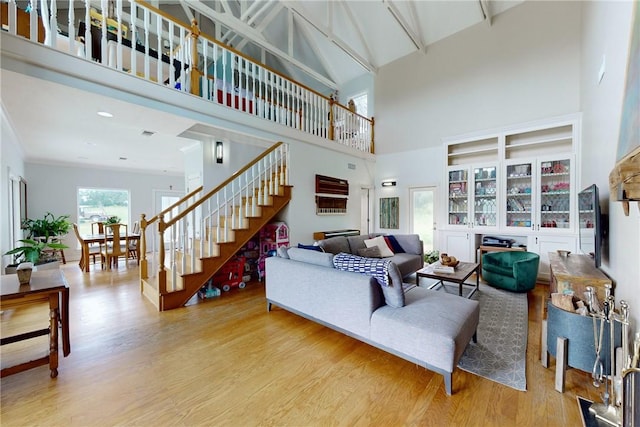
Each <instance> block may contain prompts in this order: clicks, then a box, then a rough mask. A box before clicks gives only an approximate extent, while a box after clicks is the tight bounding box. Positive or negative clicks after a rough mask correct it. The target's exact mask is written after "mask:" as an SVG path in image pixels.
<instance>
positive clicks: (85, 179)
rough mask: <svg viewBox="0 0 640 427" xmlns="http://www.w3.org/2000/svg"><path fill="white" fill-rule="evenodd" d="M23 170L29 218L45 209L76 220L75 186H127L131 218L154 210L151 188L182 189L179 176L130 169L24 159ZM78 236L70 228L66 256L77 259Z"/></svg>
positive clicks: (37, 216) (34, 216)
mask: <svg viewBox="0 0 640 427" xmlns="http://www.w3.org/2000/svg"><path fill="white" fill-rule="evenodd" d="M25 173H26V176H27V178H28V202H29V203H28V206H29V218H40V217H42V216H44V214H45V213H46V212H51V213H53V214H54V215H55V216H58V215H70V216H71V217H70V219H71V221H72V222H77V221H78V208H77V193H78V187H85V188H113V189H123V190H128V191H129V194H130V196H129V197H130V214H131V218H136V219H137V218H139V217H140V214H142V213H145V214H147V216H148V217H149V216H150V215H154V214H155V212H156V211H155V207H154V200H153V190H174V191H182V192H184V179H183V178H182V177H181V176H167V175H164V174H162V175H149V174H140V173H133V172H122V171H111V170H106V169H87V168H79V167H69V166H64V167H63V166H56V165H45V164H38V163H27V164H26V165H25ZM76 243H77V239H76V238H75V236H74V235H73V232H71V233H69V234H68V235H67V236H66V239H65V244H67V245H68V246H69V249H66V250H65V256H66V258H67V260H69V259H71V260H77V259H79V258H80V253H79V251H78V250H76V246H77V245H76Z"/></svg>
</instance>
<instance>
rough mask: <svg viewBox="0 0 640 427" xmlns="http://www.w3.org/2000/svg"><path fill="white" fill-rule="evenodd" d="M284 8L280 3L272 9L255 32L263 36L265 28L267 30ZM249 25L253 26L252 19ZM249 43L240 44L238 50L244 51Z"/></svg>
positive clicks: (245, 40)
mask: <svg viewBox="0 0 640 427" xmlns="http://www.w3.org/2000/svg"><path fill="white" fill-rule="evenodd" d="M282 8H283V6H282V5H281V4H280V3H276V4H275V6H274V7H273V8H271V10H270V11H269V13H267V15H266V16H265V17H264V18H263V19H262V21H260V23H259V24H258V25H257V26H256V27H255V30H256V31H257V32H259V33H260V34H262V32H263V31H264V30H265V28H267V26H268V25H269V24H270V23H271V21H273V19H274V18H275V17H276V15H278V13H280V11H281V10H282ZM247 24H249V25H251V24H252V18H249V21H248V22H247ZM249 41H250V40H249V39H243V40H242V41H241V42H240V43H239V44H238V50H242V48H244V46H245V45H246V44H247V43H248V42H249Z"/></svg>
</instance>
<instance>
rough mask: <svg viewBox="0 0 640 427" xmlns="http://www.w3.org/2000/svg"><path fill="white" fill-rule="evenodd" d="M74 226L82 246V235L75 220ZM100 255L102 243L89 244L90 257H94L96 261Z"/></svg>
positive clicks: (94, 261)
mask: <svg viewBox="0 0 640 427" xmlns="http://www.w3.org/2000/svg"><path fill="white" fill-rule="evenodd" d="M72 226H73V232H74V233H75V235H76V238H77V239H78V242H79V243H80V247H82V237H81V236H80V231H78V224H76V223H75V222H74V223H73V224H72ZM97 255H100V245H89V257H92V258H93V263H94V264H95V263H96V256H97ZM80 260H81V261H80V262H81V263H82V257H81V258H80ZM83 267H84V266H82V265H81V266H80V268H83Z"/></svg>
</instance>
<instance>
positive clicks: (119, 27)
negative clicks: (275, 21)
mask: <svg viewBox="0 0 640 427" xmlns="http://www.w3.org/2000/svg"><path fill="white" fill-rule="evenodd" d="M77 3H79V2H78V1H74V0H37V1H35V0H34V1H31V2H29V4H30V7H31V9H30V12H25V11H24V10H22V9H19V8H18V6H17V3H16V0H8V2H5V0H3V2H2V3H1V4H2V7H3V10H4V7H6V8H7V15H8V17H7V27H8V28H7V31H8V33H9V34H12V35H22V36H24V37H26V38H28V39H29V40H31V41H33V42H36V43H38V42H39V43H43V44H44V45H46V46H49V47H51V48H54V49H57V50H60V51H63V52H65V53H68V54H70V55H73V56H76V57H79V58H83V59H85V60H88V61H98V62H99V63H101V64H102V65H105V66H107V67H110V68H114V69H117V70H120V71H123V72H127V73H130V74H131V75H134V76H137V77H139V78H142V79H145V80H147V81H151V82H154V83H156V84H157V85H158V86H162V87H167V88H171V89H172V90H180V91H182V92H190V93H191V94H193V95H196V96H199V97H201V98H203V99H206V100H208V101H210V102H212V103H215V104H219V105H223V106H225V107H228V108H233V109H235V110H239V111H243V112H245V113H248V114H252V115H254V116H256V117H259V118H261V119H264V120H269V121H272V122H275V123H278V124H280V125H283V126H286V127H289V128H293V129H297V130H300V131H302V132H305V133H307V134H310V135H315V136H318V137H320V138H325V139H330V140H335V141H336V142H338V143H340V144H343V145H348V146H351V147H353V148H354V149H356V150H360V151H364V152H369V153H373V123H374V122H373V119H368V118H366V117H363V116H360V115H358V114H356V113H354V112H352V111H349V110H348V109H347V108H346V107H344V106H342V105H340V104H338V103H336V102H334V101H333V100H331V99H330V98H328V97H327V96H325V95H323V94H322V93H320V92H317V91H315V90H313V89H311V88H309V87H307V86H305V85H303V84H301V83H298V82H295V81H293V80H291V79H288V78H287V77H286V76H284V75H282V74H280V73H279V72H277V71H275V70H274V69H272V68H270V67H268V66H267V65H264V64H261V63H258V62H256V61H253V60H252V59H251V58H249V57H247V56H245V55H244V54H243V53H241V52H239V51H237V50H235V49H233V48H232V47H230V46H226V45H224V44H223V43H221V42H219V41H217V40H215V39H214V38H212V37H209V36H208V35H206V34H201V33H200V29H199V28H198V26H197V23H196V22H195V21H192V22H191V23H190V24H188V23H185V22H182V21H180V20H177V19H175V18H173V17H171V16H169V15H167V14H166V13H165V12H163V11H162V10H160V9H158V8H156V7H154V6H152V5H151V4H150V3H147V2H145V1H142V0H113V1H108V0H99V1H98V0H84V2H83V3H84V10H82V6H80V5H78V4H77ZM77 6H80V7H77ZM26 14H28V15H29V16H28V17H27V16H25V15H26ZM19 18H20V19H19ZM27 18H28V19H27ZM27 21H28V23H29V27H28V28H27V26H23V27H19V25H21V23H23V22H27ZM81 21H82V22H84V30H82V29H81V26H80V23H81ZM94 48H95V49H96V50H98V49H99V52H93V49H94Z"/></svg>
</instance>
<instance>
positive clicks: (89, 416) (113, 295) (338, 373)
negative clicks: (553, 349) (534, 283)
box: [0, 263, 598, 427]
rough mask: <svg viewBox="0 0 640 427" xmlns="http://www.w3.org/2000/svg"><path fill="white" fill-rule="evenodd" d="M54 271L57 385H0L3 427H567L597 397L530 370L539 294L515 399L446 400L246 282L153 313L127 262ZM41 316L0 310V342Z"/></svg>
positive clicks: (485, 389)
mask: <svg viewBox="0 0 640 427" xmlns="http://www.w3.org/2000/svg"><path fill="white" fill-rule="evenodd" d="M63 269H64V273H65V275H66V277H67V279H68V281H69V284H70V287H71V346H72V348H71V350H72V351H71V355H70V356H69V357H67V358H61V359H60V368H59V376H58V378H57V379H53V380H52V379H50V378H49V372H48V368H47V367H39V368H36V369H32V370H30V371H27V372H23V373H20V374H16V375H13V376H9V377H6V378H3V379H2V381H1V384H0V385H1V395H2V400H1V405H2V406H1V414H0V415H1V418H0V424H1V425H2V426H3V427H7V426H28V425H45V426H102V425H105V426H106V425H135V426H164V425H167V426H168V425H170V426H197V425H215V426H252V425H276V426H327V425H349V426H352V425H362V426H370V425H375V426H395V425H420V426H432V425H433V426H443V425H447V426H448V425H451V426H488V425H490V426H580V425H581V421H580V415H579V411H578V406H577V403H576V395H579V396H585V397H588V398H590V399H592V400H593V399H597V391H598V390H596V389H594V388H593V387H592V386H591V385H590V381H589V379H590V377H589V375H588V374H586V373H582V372H579V371H576V370H570V371H569V372H568V373H567V382H566V389H567V391H566V392H565V393H564V394H560V393H558V392H556V391H555V390H554V370H553V367H554V366H555V364H554V363H553V361H552V367H550V368H549V369H544V368H543V367H542V366H541V365H540V362H539V334H540V306H541V301H542V296H543V295H544V293H545V292H546V291H547V289H546V288H545V287H544V286H542V285H538V287H537V288H536V290H535V291H534V292H532V293H530V294H529V342H528V348H527V388H528V391H526V392H520V391H516V390H513V389H511V388H508V387H506V386H503V385H500V384H497V383H494V382H491V381H489V380H486V379H483V378H480V377H478V376H475V375H472V374H469V373H466V372H464V371H460V370H457V371H456V372H455V373H454V377H453V387H454V394H453V396H450V397H449V396H446V394H445V393H444V387H443V381H442V377H441V376H440V375H437V374H434V373H432V372H430V371H427V370H425V369H423V368H421V367H418V366H416V365H414V364H412V363H410V362H406V361H404V360H402V359H399V358H397V357H395V356H391V355H389V354H387V353H385V352H383V351H380V350H377V349H375V348H373V347H370V346H368V345H366V344H362V343H360V342H358V341H356V340H354V339H351V338H349V337H346V336H345V335H342V334H340V333H338V332H334V331H332V330H330V329H327V328H325V327H322V326H320V325H317V324H315V323H313V322H310V321H308V320H305V319H303V318H301V317H298V316H296V315H293V314H291V313H288V312H286V311H284V310H282V309H279V308H276V309H275V310H273V311H272V312H270V313H268V312H267V310H266V303H265V300H264V286H263V285H262V284H259V283H255V284H249V285H247V287H246V288H245V289H242V290H239V289H233V290H232V291H231V292H229V293H227V294H225V295H223V296H222V297H220V298H217V299H213V300H209V301H206V302H204V303H198V304H194V305H191V306H189V307H185V308H182V309H178V310H173V311H170V312H166V313H158V312H157V311H155V309H154V308H153V307H152V306H151V304H150V303H148V302H147V301H146V300H145V299H144V298H143V297H142V296H141V295H140V292H139V285H138V280H137V275H138V269H137V267H135V266H133V265H131V266H130V267H129V268H127V269H125V268H124V265H122V264H121V265H120V269H119V270H117V271H111V272H102V271H100V269H99V268H98V269H96V270H92V272H91V273H90V274H83V273H81V272H80V270H79V269H78V267H77V264H75V263H71V264H67V265H66V266H63ZM92 269H93V267H92ZM425 315H428V313H425ZM46 316H47V313H46V308H45V307H42V308H40V309H38V310H25V309H22V310H21V311H13V310H11V311H5V312H4V313H3V314H2V334H3V336H5V335H7V334H8V333H13V332H14V331H15V330H16V329H20V328H24V327H26V325H28V324H29V323H33V322H34V321H35V319H36V318H38V317H42V318H43V320H41V321H42V322H43V323H44V324H45V325H46V322H47V319H46ZM9 319H10V320H11V322H9ZM42 338H44V341H41V342H34V343H33V344H35V346H34V345H33V344H32V345H30V346H27V347H25V346H24V345H23V346H22V347H20V344H10V345H7V346H4V347H3V348H2V365H3V367H4V366H8V364H10V363H12V362H15V361H16V360H17V359H19V360H22V361H24V360H27V359H28V358H36V357H40V356H41V355H42V354H43V352H44V351H45V350H46V337H42ZM34 341H37V340H34ZM20 358H21V359H20Z"/></svg>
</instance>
